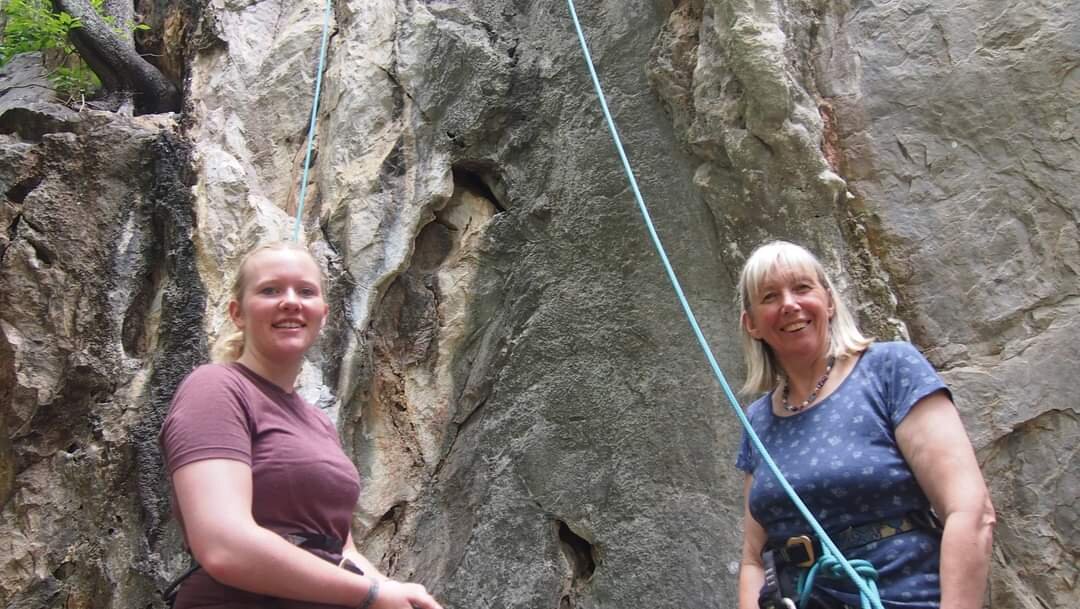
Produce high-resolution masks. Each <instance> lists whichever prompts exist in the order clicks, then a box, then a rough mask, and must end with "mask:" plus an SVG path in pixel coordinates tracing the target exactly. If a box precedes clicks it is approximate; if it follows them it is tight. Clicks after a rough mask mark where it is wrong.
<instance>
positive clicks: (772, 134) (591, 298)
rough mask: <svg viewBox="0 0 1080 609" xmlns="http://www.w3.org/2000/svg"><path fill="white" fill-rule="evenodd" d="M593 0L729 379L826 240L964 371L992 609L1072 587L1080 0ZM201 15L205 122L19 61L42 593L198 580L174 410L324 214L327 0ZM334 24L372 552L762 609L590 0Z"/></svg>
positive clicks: (196, 97) (5, 406)
mask: <svg viewBox="0 0 1080 609" xmlns="http://www.w3.org/2000/svg"><path fill="white" fill-rule="evenodd" d="M580 4H582V6H580V7H579V10H580V12H581V19H582V22H583V25H584V27H585V29H586V32H587V34H588V36H589V40H590V44H591V46H592V50H593V53H594V57H595V59H596V61H597V69H598V71H599V72H600V75H601V78H602V79H603V81H604V85H605V88H606V90H607V92H608V94H609V103H610V104H611V106H612V109H613V111H614V113H615V117H616V120H617V121H618V123H619V126H620V129H621V131H622V133H623V136H624V138H625V143H626V146H627V149H628V153H629V155H630V158H631V160H632V162H633V164H634V168H635V170H636V172H637V175H638V177H639V179H640V180H641V186H642V189H643V192H644V195H645V198H646V200H647V202H648V203H649V205H650V208H651V210H652V212H653V213H654V215H655V220H656V223H657V226H658V230H659V232H660V234H661V237H662V238H663V239H664V240H665V242H666V244H667V246H668V248H669V250H670V255H671V257H672V261H673V264H674V266H675V267H676V269H677V272H678V273H679V276H680V279H681V281H682V282H683V283H684V287H685V288H686V290H687V293H688V296H689V298H690V300H691V302H692V304H693V305H694V307H695V309H696V310H697V313H698V315H699V316H700V318H701V321H702V323H703V326H704V329H705V332H706V334H707V335H708V338H709V340H710V341H711V344H712V346H713V349H714V352H715V353H716V355H717V357H718V359H719V360H720V363H721V365H722V366H723V367H724V369H725V370H726V371H727V372H728V374H729V375H730V376H731V378H732V379H738V378H740V376H741V358H740V355H739V352H738V345H737V341H736V340H735V336H736V334H735V329H736V313H737V312H736V310H735V308H734V306H733V304H732V300H733V299H732V294H733V289H734V276H735V274H736V273H737V270H738V268H739V266H740V265H741V262H742V260H743V259H744V257H745V256H746V255H747V254H748V253H749V251H750V249H751V248H752V247H753V246H754V245H756V244H757V243H760V242H761V241H763V240H765V239H768V238H779V237H783V238H789V239H794V240H797V241H800V242H803V243H805V244H807V245H808V246H810V247H811V248H812V249H814V250H816V251H818V252H819V253H821V255H822V256H823V258H824V260H825V261H826V262H827V263H828V264H829V266H830V267H831V268H832V270H833V271H834V272H835V273H836V276H837V277H838V279H839V280H840V284H841V289H842V291H843V292H844V294H845V296H846V297H847V298H848V300H849V302H852V303H853V304H855V305H856V308H857V310H858V314H859V316H860V319H861V322H862V324H863V326H864V327H865V328H867V329H869V330H871V331H872V332H873V333H875V334H876V335H877V336H879V337H882V338H893V337H908V338H910V339H911V340H912V341H913V342H914V343H916V344H917V345H918V346H919V347H920V348H921V349H922V350H923V351H924V352H926V353H927V355H928V356H929V357H930V358H931V360H932V361H933V362H934V363H935V365H937V366H938V367H939V369H940V370H941V371H942V373H943V375H944V376H945V377H946V379H947V380H948V381H949V383H950V384H951V387H952V389H953V392H954V397H955V399H956V402H957V406H958V407H959V408H960V410H961V412H962V414H963V417H964V419H965V422H966V423H967V425H968V429H969V432H970V433H971V435H972V439H973V441H974V442H975V444H976V448H977V450H978V452H979V457H980V460H981V462H982V464H983V467H984V469H985V472H986V474H987V477H988V480H989V481H990V484H991V487H992V492H993V494H994V499H995V503H996V505H997V507H998V509H999V520H1000V522H1001V524H1000V525H999V528H998V534H997V540H996V547H995V564H994V577H993V597H992V606H994V607H1017V608H1020V607H1024V608H1027V607H1031V608H1035V607H1047V606H1048V607H1055V606H1067V605H1069V604H1070V601H1075V595H1076V593H1075V585H1076V581H1077V577H1078V576H1080V574H1078V572H1077V567H1076V565H1077V564H1078V562H1080V560H1078V558H1080V546H1078V545H1077V542H1076V541H1075V539H1076V538H1077V534H1078V533H1080V522H1078V519H1080V516H1078V513H1077V509H1076V504H1077V499H1078V498H1080V497H1078V493H1080V491H1078V488H1080V482H1078V477H1077V472H1078V471H1080V467H1078V466H1077V463H1076V449H1075V447H1076V446H1077V445H1078V443H1080V442H1078V440H1080V437H1078V436H1080V432H1078V429H1077V418H1078V413H1080V405H1078V403H1077V400H1076V399H1075V398H1073V397H1069V396H1072V395H1073V394H1074V392H1072V391H1069V388H1068V386H1067V384H1066V381H1067V379H1068V378H1070V377H1071V375H1072V374H1076V373H1077V371H1078V360H1080V356H1078V355H1077V350H1076V348H1075V346H1073V345H1072V344H1071V343H1072V342H1073V341H1072V340H1070V339H1072V338H1073V337H1075V336H1076V333H1077V332H1076V322H1075V321H1074V319H1075V318H1076V315H1075V312H1076V309H1077V308H1078V306H1080V298H1078V296H1080V282H1078V281H1077V274H1078V271H1080V235H1078V225H1080V204H1078V202H1077V199H1076V197H1075V191H1076V190H1077V187H1078V186H1080V182H1078V177H1077V176H1078V175H1080V113H1078V110H1077V108H1078V106H1077V103H1076V100H1077V99H1080V23H1078V20H1077V19H1078V15H1080V3H1078V2H1077V0H1065V1H1064V2H1057V3H1048V2H1039V1H1036V0H1021V1H1019V2H1015V1H1012V2H1006V1H1005V0H980V1H978V2H974V1H967V0H958V1H956V2H952V3H945V5H942V3H933V2H930V1H929V0H888V1H886V0H872V1H871V0H788V1H787V2H780V1H774V2H757V1H755V2H750V1H748V0H681V1H672V0H618V1H615V0H603V1H598V2H582V3H580ZM188 8H190V7H188ZM198 8H199V10H187V11H184V12H181V11H179V10H173V9H172V8H170V7H169V3H161V2H151V1H150V0H145V1H144V2H141V3H140V10H141V11H142V13H143V14H144V15H146V16H147V17H148V19H149V20H150V21H151V22H153V23H155V24H156V28H155V30H154V31H153V32H152V33H151V34H147V38H146V41H145V42H144V44H146V45H149V46H150V47H152V49H153V50H154V52H155V54H156V55H158V56H159V59H158V61H159V63H161V64H162V65H163V66H164V67H165V68H166V71H167V72H168V73H169V74H171V75H173V76H175V77H183V79H184V83H185V86H184V89H185V91H184V98H185V102H184V111H183V112H182V113H181V114H180V115H154V116H140V117H134V118H131V117H123V116H117V115H114V114H111V113H107V112H99V111H93V110H88V109H86V108H83V109H81V110H80V109H70V108H67V107H64V106H61V105H58V104H56V103H55V102H54V101H53V100H51V99H50V96H49V95H48V93H47V88H48V85H47V82H46V81H45V80H44V79H42V78H41V75H40V74H35V73H33V71H32V68H31V66H32V65H34V64H33V62H32V61H28V62H21V63H20V62H13V63H12V64H9V65H8V66H6V67H5V68H4V73H3V74H2V75H0V157H2V159H3V162H2V163H0V191H2V192H3V193H5V198H4V200H3V201H2V202H0V224H2V225H3V226H4V227H6V229H7V230H6V231H4V232H3V233H2V234H0V277H2V281H3V284H2V285H3V288H4V289H3V290H2V291H0V299H2V301H0V539H2V540H4V541H2V542H0V548H2V551H0V604H3V605H5V606H9V607H13V608H15V607H19V608H22V607H25V608H37V607H57V608H59V607H66V608H77V607H101V608H106V607H107V608H116V609H120V608H128V607H160V606H161V604H160V600H159V599H158V598H157V596H156V590H158V589H160V588H161V587H163V585H164V584H165V582H166V581H167V580H168V578H169V577H171V576H172V575H174V574H175V573H177V572H178V571H179V570H180V569H181V568H182V566H183V564H184V560H185V559H184V557H183V554H182V551H181V548H180V541H179V539H178V532H177V530H176V527H175V523H173V522H172V520H171V517H170V515H169V507H168V488H167V486H166V484H165V480H164V477H163V474H162V472H161V466H160V457H159V455H158V454H157V445H156V433H157V428H158V426H159V425H160V421H161V418H162V416H163V414H164V411H165V409H166V408H167V406H168V400H169V397H170V396H171V393H172V390H173V388H174V387H175V386H176V384H177V383H178V382H179V380H180V379H181V378H182V377H183V375H184V374H185V373H186V372H187V371H188V370H190V369H191V367H192V366H194V365H195V364H196V363H198V362H200V361H203V360H204V359H205V358H206V357H207V347H206V345H207V344H208V342H209V341H212V340H213V339H214V338H216V337H217V336H219V335H221V334H222V333H223V332H226V331H227V328H226V319H225V315H224V307H225V303H226V300H227V298H228V295H227V282H228V280H229V276H230V274H231V272H232V270H233V267H234V265H235V263H236V261H237V260H238V258H239V256H241V255H242V254H243V252H244V251H245V250H246V249H247V248H248V247H249V246H250V245H251V244H252V243H254V242H255V241H258V240H263V239H271V238H280V237H286V236H288V235H289V233H290V231H291V230H292V220H291V218H292V215H293V214H294V213H295V211H296V206H297V194H298V183H299V180H300V175H301V170H302V163H303V160H304V149H303V145H304V139H305V137H306V129H307V125H308V113H309V112H310V104H311V101H312V94H313V89H314V86H313V85H314V76H315V65H316V58H317V56H318V52H319V48H318V45H319V41H320V33H321V25H322V19H323V12H322V10H323V4H322V2H317V1H313V0H303V1H300V2H284V1H282V0H261V1H234V0H209V1H208V2H206V3H200V4H199V6H198ZM331 27H332V37H331V42H330V46H329V52H328V56H327V59H328V61H327V65H326V69H325V80H324V83H323V92H322V99H321V111H320V115H319V123H318V125H319V128H318V133H317V138H316V143H317V149H316V155H315V158H314V161H313V163H312V167H311V169H312V171H311V174H310V184H309V185H308V189H307V201H306V206H305V212H304V214H303V227H304V228H303V235H304V238H305V240H306V241H307V242H308V243H309V244H311V245H312V247H313V249H314V250H315V251H316V253H317V255H318V257H319V260H320V261H321V262H322V263H323V264H325V266H326V268H327V270H328V272H329V274H330V277H331V280H332V289H331V306H332V311H333V313H332V319H331V322H330V324H328V326H327V329H326V332H325V335H324V338H323V340H322V341H321V343H320V344H319V346H318V347H317V349H316V352H314V353H313V354H312V357H311V361H310V364H309V365H308V366H307V367H306V368H305V371H304V375H303V391H304V392H305V395H307V396H309V397H310V398H311V399H312V401H313V402H315V403H317V404H318V405H319V406H320V407H323V408H325V409H326V410H327V411H328V412H329V413H330V414H331V415H332V416H333V417H334V418H335V420H337V421H338V424H339V427H340V430H341V434H342V437H343V439H344V441H345V444H346V447H347V450H348V452H349V453H350V455H351V456H352V457H353V458H354V460H355V462H356V463H357V465H358V467H359V469H360V471H361V475H362V477H363V478H364V492H363V493H362V496H361V501H360V506H359V509H358V511H357V515H356V531H357V538H358V541H359V543H360V545H361V546H362V547H363V549H364V550H365V551H366V552H367V553H368V554H369V555H370V556H371V558H372V559H373V560H374V561H375V562H377V563H380V564H381V565H382V566H383V567H384V568H385V569H386V570H387V571H388V572H389V573H391V574H393V575H395V576H400V577H403V578H408V579H415V580H417V581H420V582H422V583H424V584H426V585H428V587H429V588H431V589H432V590H433V591H434V592H435V593H436V594H437V595H438V596H439V597H440V599H442V600H443V601H445V602H444V604H445V605H446V606H447V607H460V608H464V607H490V608H493V609H495V608H503V607H506V608H510V607H528V608H538V609H539V608H552V609H555V608H558V609H571V608H583V609H587V608H599V607H605V608H626V609H629V608H634V607H717V608H719V607H731V606H733V605H734V591H735V571H736V568H737V564H736V563H737V560H738V556H739V551H740V548H739V544H738V541H739V526H740V525H739V522H740V517H741V476H740V475H739V474H738V473H737V472H736V471H735V469H734V467H733V460H734V454H735V449H736V446H737V442H738V439H739V433H740V432H739V430H738V426H737V422H736V421H735V419H734V417H733V416H732V415H731V413H730V412H729V411H728V407H727V406H726V404H725V403H724V402H723V401H722V398H721V395H720V391H719V389H718V388H717V387H716V385H715V381H714V380H713V379H712V377H711V375H710V374H709V373H708V371H707V369H706V367H705V366H704V358H703V357H702V356H701V354H700V352H699V351H698V349H697V346H696V344H695V342H694V340H693V337H692V336H691V334H690V332H689V328H688V326H687V324H686V322H685V320H684V319H683V318H682V316H681V313H680V311H679V308H678V305H677V303H676V301H675V299H674V296H673V294H672V293H671V290H670V288H669V286H668V284H667V281H666V278H665V277H664V275H663V273H662V270H661V267H660V265H659V262H658V260H657V258H656V255H655V254H654V253H653V252H652V250H651V248H650V246H649V244H648V242H647V240H646V234H645V230H644V227H643V225H642V223H641V220H640V218H639V217H638V216H637V212H636V209H635V207H634V205H633V201H632V198H631V197H630V195H629V193H628V190H627V187H626V184H625V181H624V178H623V176H622V174H621V170H620V168H619V166H618V164H617V159H616V157H615V156H614V150H613V147H612V144H611V142H610V140H609V137H608V135H607V132H606V130H605V128H604V126H603V124H602V121H601V116H600V113H599V108H598V107H597V104H596V100H595V98H594V96H593V94H592V92H591V88H590V86H589V84H588V81H587V73H586V71H585V66H584V64H583V60H582V57H581V55H580V51H579V49H578V47H577V42H576V39H575V38H574V34H573V28H572V26H571V23H570V19H569V16H568V14H567V11H566V7H565V4H564V2H562V0H543V1H537V0H514V1H500V2H493V1H491V0H452V1H451V0H446V1H441V0H440V1H427V2H416V1H413V0H338V1H337V2H335V3H334V5H333V13H332V16H331ZM20 66H21V67H20ZM31 92H36V93H31Z"/></svg>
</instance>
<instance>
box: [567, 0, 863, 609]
mask: <svg viewBox="0 0 1080 609" xmlns="http://www.w3.org/2000/svg"><path fill="white" fill-rule="evenodd" d="M566 5H567V7H568V8H569V9H570V18H571V20H573V22H574V29H575V30H576V31H577V36H578V42H580V43H581V52H582V54H583V55H584V57H585V65H586V67H588V69H589V76H590V77H591V78H592V83H593V88H594V89H595V90H596V97H597V98H598V99H599V101H600V109H601V111H603V113H604V120H605V121H607V126H608V130H609V131H610V132H611V138H612V140H613V141H614V143H615V150H616V151H617V152H618V154H619V160H620V161H622V166H623V171H624V172H626V179H627V180H628V181H629V183H630V190H631V191H632V192H633V193H634V200H635V201H637V205H638V210H639V211H640V212H641V217H642V219H643V220H644V221H645V227H646V228H647V229H648V231H649V237H650V238H651V239H652V242H653V245H654V246H655V247H656V253H657V254H658V255H659V256H660V262H661V263H662V264H663V266H664V271H665V272H666V273H667V276H668V279H669V280H670V281H671V287H672V288H674V290H675V295H676V296H677V297H678V299H679V304H680V305H682V309H683V313H684V314H685V315H686V319H687V321H689V322H690V327H691V328H692V329H693V331H694V336H695V337H696V338H697V341H698V344H699V345H700V346H701V350H702V351H703V352H704V353H705V359H707V360H708V362H709V367H710V368H712V372H713V375H714V376H716V380H717V381H719V383H720V387H721V388H722V389H723V390H724V395H725V396H727V399H728V402H729V404H730V405H731V408H732V410H734V411H735V416H737V417H738V419H739V422H740V423H742V426H743V428H744V429H746V432H747V434H748V435H749V436H750V441H751V442H752V443H753V445H754V447H755V448H756V449H757V451H758V452H759V453H760V454H761V457H762V460H763V461H764V462H765V464H766V465H767V466H768V468H769V470H770V471H771V472H772V473H773V475H774V476H776V479H777V481H779V483H780V486H781V487H782V488H783V489H784V492H786V493H787V495H788V497H790V498H791V501H792V503H794V504H795V507H797V508H798V510H799V512H800V513H801V514H802V516H803V518H805V519H806V522H807V523H808V524H809V525H810V528H811V529H813V531H814V534H815V535H817V536H818V538H819V539H820V540H821V545H822V550H823V552H822V554H823V556H822V558H821V559H820V560H821V561H825V560H829V561H831V562H830V563H828V566H829V571H830V573H831V572H839V573H844V574H846V575H847V576H848V578H850V579H851V581H852V582H854V583H855V585H856V586H857V587H858V589H859V595H860V597H861V599H862V605H863V608H864V609H869V608H870V607H873V609H884V608H883V607H882V604H881V599H880V598H879V596H878V593H877V586H876V585H875V584H874V583H873V580H874V579H876V577H877V573H876V571H873V566H872V565H870V564H869V563H866V561H860V563H865V564H860V565H859V566H860V567H861V570H862V572H863V573H864V574H865V577H864V575H860V573H859V571H857V570H856V568H855V566H853V565H852V563H851V562H849V561H848V560H847V559H846V558H845V557H844V555H843V554H842V553H841V552H840V550H839V548H837V547H836V544H835V543H833V540H832V539H831V538H830V537H829V535H828V534H827V533H826V532H825V529H824V528H822V526H821V524H820V523H819V522H818V521H817V519H816V518H814V515H813V514H812V513H811V512H810V509H809V508H807V507H806V504H805V503H803V500H802V499H801V498H800V497H799V495H798V493H796V492H795V489H794V488H792V487H791V484H790V483H788V481H787V479H786V478H784V475H783V474H782V473H781V472H780V468H779V467H777V465H776V462H775V461H773V459H772V456H770V455H769V452H768V451H767V450H766V449H765V446H764V444H762V442H761V438H759V437H758V435H757V433H755V432H754V428H753V427H752V426H751V425H750V420H749V419H747V418H746V414H744V413H743V411H742V408H740V407H739V402H738V400H737V399H735V394H734V392H732V391H731V387H730V386H729V385H728V382H727V378H726V377H725V376H724V373H723V371H721V370H720V365H719V364H717V363H716V358H715V357H713V354H712V350H711V349H710V348H709V343H708V341H706V340H705V335H704V334H703V333H702V332H701V327H700V326H699V325H698V321H697V317H696V316H695V315H694V311H693V310H692V309H691V308H690V303H689V302H688V301H687V300H686V295H685V294H684V293H683V289H682V285H681V284H680V283H679V279H678V278H677V277H676V276H675V271H674V269H672V267H671V262H670V261H669V260H668V256H667V252H666V251H665V250H664V245H663V243H661V242H660V237H659V235H657V233H656V228H655V227H654V226H653V221H652V216H651V215H650V214H649V209H648V208H647V207H646V206H645V200H644V199H643V198H642V197H641V191H640V190H639V189H638V185H637V179H636V178H635V177H634V172H633V170H632V169H631V168H630V161H629V160H628V159H627V157H626V152H625V151H624V150H623V145H622V140H621V139H620V138H619V131H618V129H616V128H615V121H614V120H613V119H612V118H611V112H610V111H609V110H608V105H607V100H606V98H605V97H604V90H603V88H602V87H601V86H600V79H599V77H597V75H596V68H595V67H594V66H593V60H592V55H591V54H590V53H589V46H588V44H587V43H586V42H585V34H584V33H583V32H582V30H581V23H580V22H579V21H578V16H577V9H576V8H575V7H574V0H566ZM834 563H835V566H834ZM867 566H869V569H867V568H866V567H867ZM815 575H816V573H815ZM867 580H869V582H868V581H867ZM810 583H811V584H812V583H813V581H812V580H811V582H810ZM807 589H809V586H807ZM801 602H802V600H801V599H800V603H801Z"/></svg>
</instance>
